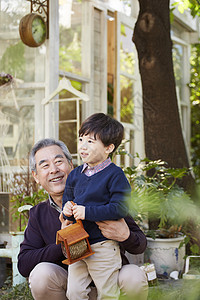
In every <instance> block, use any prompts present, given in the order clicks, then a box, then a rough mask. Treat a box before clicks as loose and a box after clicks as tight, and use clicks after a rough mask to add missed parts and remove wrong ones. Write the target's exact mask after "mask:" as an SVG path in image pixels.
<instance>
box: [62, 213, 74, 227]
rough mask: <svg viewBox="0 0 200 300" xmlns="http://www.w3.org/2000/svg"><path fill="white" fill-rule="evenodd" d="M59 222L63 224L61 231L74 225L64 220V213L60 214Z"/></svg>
mask: <svg viewBox="0 0 200 300" xmlns="http://www.w3.org/2000/svg"><path fill="white" fill-rule="evenodd" d="M59 220H60V222H61V223H62V224H61V229H63V228H65V227H67V226H68V225H71V224H73V221H69V220H65V219H64V217H63V214H62V212H61V213H60V216H59Z"/></svg>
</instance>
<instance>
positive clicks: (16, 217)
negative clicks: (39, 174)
mask: <svg viewBox="0 0 200 300" xmlns="http://www.w3.org/2000/svg"><path fill="white" fill-rule="evenodd" d="M10 190H11V197H10V206H11V213H12V222H13V223H12V225H11V226H12V231H16V230H18V231H20V232H21V231H23V230H24V229H25V228H26V225H27V223H28V218H29V209H30V208H31V207H32V206H34V205H36V204H38V203H39V202H42V201H45V200H46V199H47V198H48V194H47V192H46V191H45V190H44V189H42V188H41V187H40V186H39V185H38V184H37V183H36V182H35V180H34V179H33V177H32V176H31V174H30V173H29V172H28V169H25V168H23V167H21V172H20V173H18V174H14V175H13V178H12V182H11V188H10Z"/></svg>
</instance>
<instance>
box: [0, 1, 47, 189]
mask: <svg viewBox="0 0 200 300" xmlns="http://www.w3.org/2000/svg"><path fill="white" fill-rule="evenodd" d="M30 5H31V4H30V2H29V1H24V0H0V116H1V124H0V147H1V149H0V150H1V153H3V156H4V158H3V159H2V160H1V163H0V177H1V178H2V177H5V174H4V173H3V172H4V170H5V168H4V166H5V165H6V166H7V167H9V166H11V167H12V170H15V167H16V168H18V167H20V166H22V165H28V154H29V151H30V149H31V147H32V145H33V144H34V141H35V140H34V135H35V127H37V128H38V129H39V128H41V130H42V126H40V125H41V120H42V109H41V100H42V99H43V97H44V88H40V89H36V88H34V84H35V82H39V83H42V84H43V83H44V81H45V57H46V46H45V44H43V45H42V46H40V47H38V48H31V47H28V46H26V45H24V44H23V43H22V41H21V39H20V36H19V23H20V20H21V18H22V17H24V16H25V15H26V14H28V13H30ZM8 78H9V81H7V83H6V82H5V80H7V79H8ZM38 107H40V109H38ZM36 108H37V109H36ZM36 111H37V112H38V111H39V113H35V112H36ZM38 123H39V124H40V125H38ZM38 135H39V136H42V134H41V133H39V134H38ZM8 164H9V166H8ZM1 191H3V190H2V188H1V187H0V192H1Z"/></svg>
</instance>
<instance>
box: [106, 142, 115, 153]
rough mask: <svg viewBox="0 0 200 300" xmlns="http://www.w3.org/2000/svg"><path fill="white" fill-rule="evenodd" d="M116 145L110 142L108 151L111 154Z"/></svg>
mask: <svg viewBox="0 0 200 300" xmlns="http://www.w3.org/2000/svg"><path fill="white" fill-rule="evenodd" d="M114 149H115V146H114V144H110V145H109V146H107V147H106V153H108V154H110V153H112V152H113V151H114Z"/></svg>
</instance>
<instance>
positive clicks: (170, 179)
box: [124, 155, 199, 237]
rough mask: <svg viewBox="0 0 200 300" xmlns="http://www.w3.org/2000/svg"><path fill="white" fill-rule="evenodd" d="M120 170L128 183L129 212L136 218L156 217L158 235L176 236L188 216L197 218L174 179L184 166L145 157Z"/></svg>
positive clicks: (192, 204)
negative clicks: (180, 167) (178, 166)
mask: <svg viewBox="0 0 200 300" xmlns="http://www.w3.org/2000/svg"><path fill="white" fill-rule="evenodd" d="M137 158H139V156H138V155H137ZM124 172H125V174H126V176H127V178H128V180H129V182H130V184H131V186H132V195H131V201H130V209H131V214H132V215H133V217H134V218H135V219H136V220H139V221H142V220H145V219H148V220H149V221H150V222H151V221H154V220H158V228H159V235H160V236H161V237H162V236H163V237H164V236H165V237H166V236H168V237H173V236H176V235H177V234H178V233H179V232H180V230H181V229H182V226H183V225H184V224H185V223H186V221H187V220H189V219H190V218H191V216H192V217H193V218H195V217H196V218H197V219H199V217H198V211H197V209H196V206H195V205H194V203H193V201H192V199H191V198H190V196H189V195H188V194H187V193H186V192H185V191H184V190H183V189H182V188H181V187H180V186H178V185H177V181H178V180H181V178H182V177H183V176H185V175H186V174H187V172H189V170H187V169H186V168H182V169H178V168H177V169H172V168H168V167H167V165H166V163H165V162H163V161H161V160H157V161H151V160H149V159H147V158H145V159H140V161H139V164H138V165H137V166H133V167H128V168H125V169H124ZM150 222H149V224H150ZM158 228H157V229H158ZM150 229H151V228H150ZM157 233H158V231H157Z"/></svg>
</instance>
